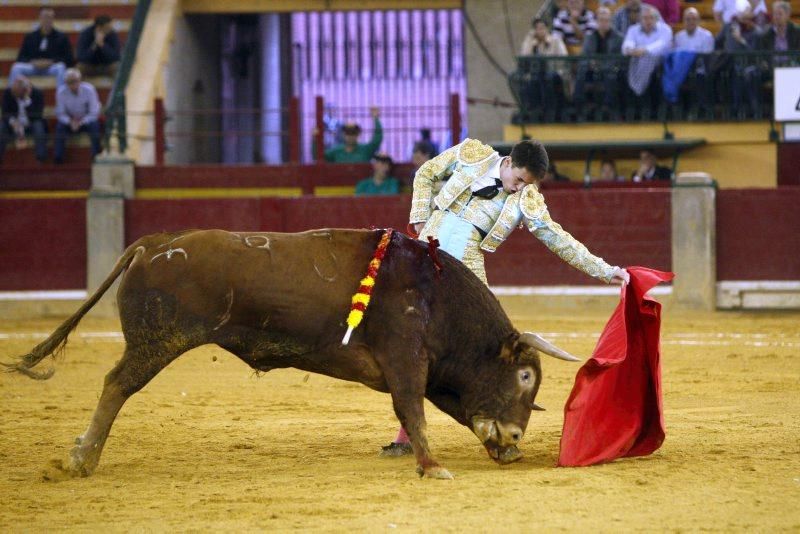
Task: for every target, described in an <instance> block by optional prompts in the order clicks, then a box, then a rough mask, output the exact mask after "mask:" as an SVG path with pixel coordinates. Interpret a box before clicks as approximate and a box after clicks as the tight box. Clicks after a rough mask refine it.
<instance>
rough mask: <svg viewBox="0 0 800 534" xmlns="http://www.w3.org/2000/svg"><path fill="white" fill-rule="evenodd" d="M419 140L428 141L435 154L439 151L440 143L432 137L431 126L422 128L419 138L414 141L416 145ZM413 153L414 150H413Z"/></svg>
mask: <svg viewBox="0 0 800 534" xmlns="http://www.w3.org/2000/svg"><path fill="white" fill-rule="evenodd" d="M419 142H426V143H428V144H429V145H431V147H432V148H433V151H434V156H435V155H436V154H438V153H439V143H437V142H436V141H434V140H433V138H432V137H431V129H430V128H420V130H419V139H418V140H417V141H416V142H415V143H414V146H416V144H417V143H419ZM412 153H413V151H412Z"/></svg>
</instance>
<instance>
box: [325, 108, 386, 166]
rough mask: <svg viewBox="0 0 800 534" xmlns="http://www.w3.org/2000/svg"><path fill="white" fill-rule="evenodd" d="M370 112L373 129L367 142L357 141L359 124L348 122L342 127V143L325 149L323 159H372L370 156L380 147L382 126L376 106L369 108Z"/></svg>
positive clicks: (360, 161) (347, 161)
mask: <svg viewBox="0 0 800 534" xmlns="http://www.w3.org/2000/svg"><path fill="white" fill-rule="evenodd" d="M370 114H371V115H372V119H373V123H374V130H373V132H372V139H370V140H369V143H366V144H362V143H359V142H358V137H359V136H360V135H361V126H359V125H358V124H356V123H354V122H349V123H347V124H345V125H344V126H343V127H342V133H343V134H344V143H342V144H341V145H336V146H334V147H333V148H330V149H328V150H326V151H325V161H328V162H331V163H366V162H367V161H370V160H371V159H372V156H373V155H374V154H375V152H376V151H377V150H378V148H380V146H381V142H382V141H383V126H382V125H381V120H380V118H379V117H380V111H379V110H378V108H376V107H373V108H370Z"/></svg>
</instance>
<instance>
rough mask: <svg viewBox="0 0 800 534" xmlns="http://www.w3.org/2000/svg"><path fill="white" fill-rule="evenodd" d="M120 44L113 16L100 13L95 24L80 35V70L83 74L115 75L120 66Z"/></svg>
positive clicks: (77, 50) (78, 53)
mask: <svg viewBox="0 0 800 534" xmlns="http://www.w3.org/2000/svg"><path fill="white" fill-rule="evenodd" d="M119 50H120V45H119V37H118V36H117V32H115V31H114V27H113V26H112V25H111V17H109V16H108V15H99V16H97V17H96V18H95V19H94V24H92V25H91V26H89V27H87V28H86V29H84V30H83V31H82V32H81V34H80V35H79V36H78V45H77V46H76V53H77V56H78V70H80V71H81V74H82V75H83V76H111V77H113V76H115V75H116V74H117V68H118V67H119V57H120V53H119Z"/></svg>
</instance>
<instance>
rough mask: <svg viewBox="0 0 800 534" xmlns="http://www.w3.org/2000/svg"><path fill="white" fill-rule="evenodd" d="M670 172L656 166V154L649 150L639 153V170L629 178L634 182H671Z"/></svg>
mask: <svg viewBox="0 0 800 534" xmlns="http://www.w3.org/2000/svg"><path fill="white" fill-rule="evenodd" d="M671 179H672V171H671V170H669V169H668V168H666V167H662V166H661V165H659V164H658V160H657V159H656V153H655V152H653V150H651V149H649V148H648V149H645V150H642V151H641V152H640V153H639V168H638V169H637V170H636V171H635V172H634V173H633V175H632V176H631V180H633V181H634V182H649V181H653V180H671Z"/></svg>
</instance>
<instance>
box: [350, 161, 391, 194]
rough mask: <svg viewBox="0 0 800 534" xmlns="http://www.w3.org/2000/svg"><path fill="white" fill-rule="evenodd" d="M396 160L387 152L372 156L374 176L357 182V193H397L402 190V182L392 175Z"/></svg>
mask: <svg viewBox="0 0 800 534" xmlns="http://www.w3.org/2000/svg"><path fill="white" fill-rule="evenodd" d="M393 166H394V162H393V161H392V157H391V156H389V154H387V153H385V152H379V153H377V154H375V157H374V158H372V176H371V177H369V178H365V179H364V180H361V181H360V182H358V183H357V184H356V195H396V194H398V193H399V192H400V182H399V181H398V180H397V178H395V177H394V176H392V175H391V174H392V167H393Z"/></svg>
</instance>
